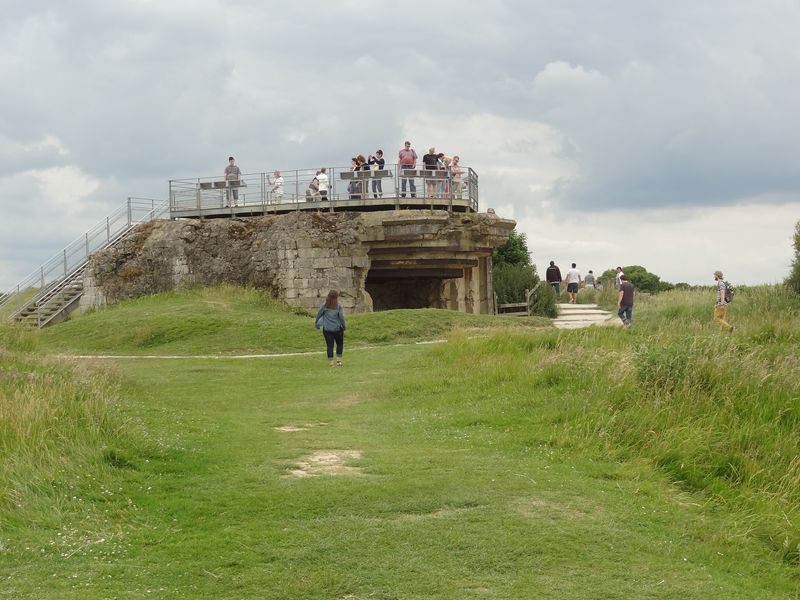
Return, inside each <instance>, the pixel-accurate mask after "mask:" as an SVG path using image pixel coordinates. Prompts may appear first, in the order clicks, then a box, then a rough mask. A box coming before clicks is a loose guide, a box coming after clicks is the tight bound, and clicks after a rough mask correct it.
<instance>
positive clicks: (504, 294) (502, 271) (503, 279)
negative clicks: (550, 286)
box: [493, 263, 539, 304]
mask: <svg viewBox="0 0 800 600" xmlns="http://www.w3.org/2000/svg"><path fill="white" fill-rule="evenodd" d="M493 272H494V277H493V280H494V293H495V294H497V302H498V304H507V303H509V302H525V290H532V289H533V288H534V286H535V285H536V284H537V283H538V282H539V278H538V277H537V276H536V271H535V270H534V269H533V268H532V267H530V266H528V265H510V264H507V263H503V264H499V265H497V266H495V267H494V269H493Z"/></svg>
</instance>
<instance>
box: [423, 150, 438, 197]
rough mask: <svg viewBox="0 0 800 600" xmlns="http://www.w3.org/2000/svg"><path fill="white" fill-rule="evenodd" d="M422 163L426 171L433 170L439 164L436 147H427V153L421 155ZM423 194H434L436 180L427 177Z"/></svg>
mask: <svg viewBox="0 0 800 600" xmlns="http://www.w3.org/2000/svg"><path fill="white" fill-rule="evenodd" d="M422 164H423V165H424V166H425V170H426V171H435V170H436V169H437V167H438V166H439V156H438V155H437V154H436V148H428V153H427V154H426V155H425V156H423V157H422ZM425 195H426V196H427V197H428V198H433V197H435V196H436V180H435V179H433V178H428V179H426V180H425Z"/></svg>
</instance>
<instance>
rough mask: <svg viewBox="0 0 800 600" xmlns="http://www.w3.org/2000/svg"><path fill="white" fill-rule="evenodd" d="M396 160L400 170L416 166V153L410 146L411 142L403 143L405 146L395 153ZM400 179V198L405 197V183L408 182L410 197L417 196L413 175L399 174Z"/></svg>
mask: <svg viewBox="0 0 800 600" xmlns="http://www.w3.org/2000/svg"><path fill="white" fill-rule="evenodd" d="M397 162H398V164H399V165H400V170H401V171H405V170H410V169H415V168H416V166H417V153H416V152H415V151H414V150H413V149H412V148H411V142H406V143H405V148H403V149H402V150H400V152H399V153H398V154H397ZM401 179H402V183H401V186H402V190H403V191H402V194H400V197H401V198H405V197H406V183H408V184H409V187H410V188H411V197H412V198H416V197H417V186H416V185H415V184H414V178H413V177H402V175H401Z"/></svg>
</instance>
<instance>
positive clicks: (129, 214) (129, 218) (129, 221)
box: [128, 196, 133, 227]
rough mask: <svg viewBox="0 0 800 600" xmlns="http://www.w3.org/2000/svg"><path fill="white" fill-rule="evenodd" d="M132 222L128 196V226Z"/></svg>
mask: <svg viewBox="0 0 800 600" xmlns="http://www.w3.org/2000/svg"><path fill="white" fill-rule="evenodd" d="M132 222H133V213H132V209H131V197H130V196H128V227H130V226H131V223H132Z"/></svg>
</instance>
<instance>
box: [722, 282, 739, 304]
mask: <svg viewBox="0 0 800 600" xmlns="http://www.w3.org/2000/svg"><path fill="white" fill-rule="evenodd" d="M723 283H724V284H725V294H724V297H725V304H730V303H731V302H733V296H734V294H736V288H735V287H733V286H732V285H731V284H730V283H728V282H727V281H724V282H723Z"/></svg>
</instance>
